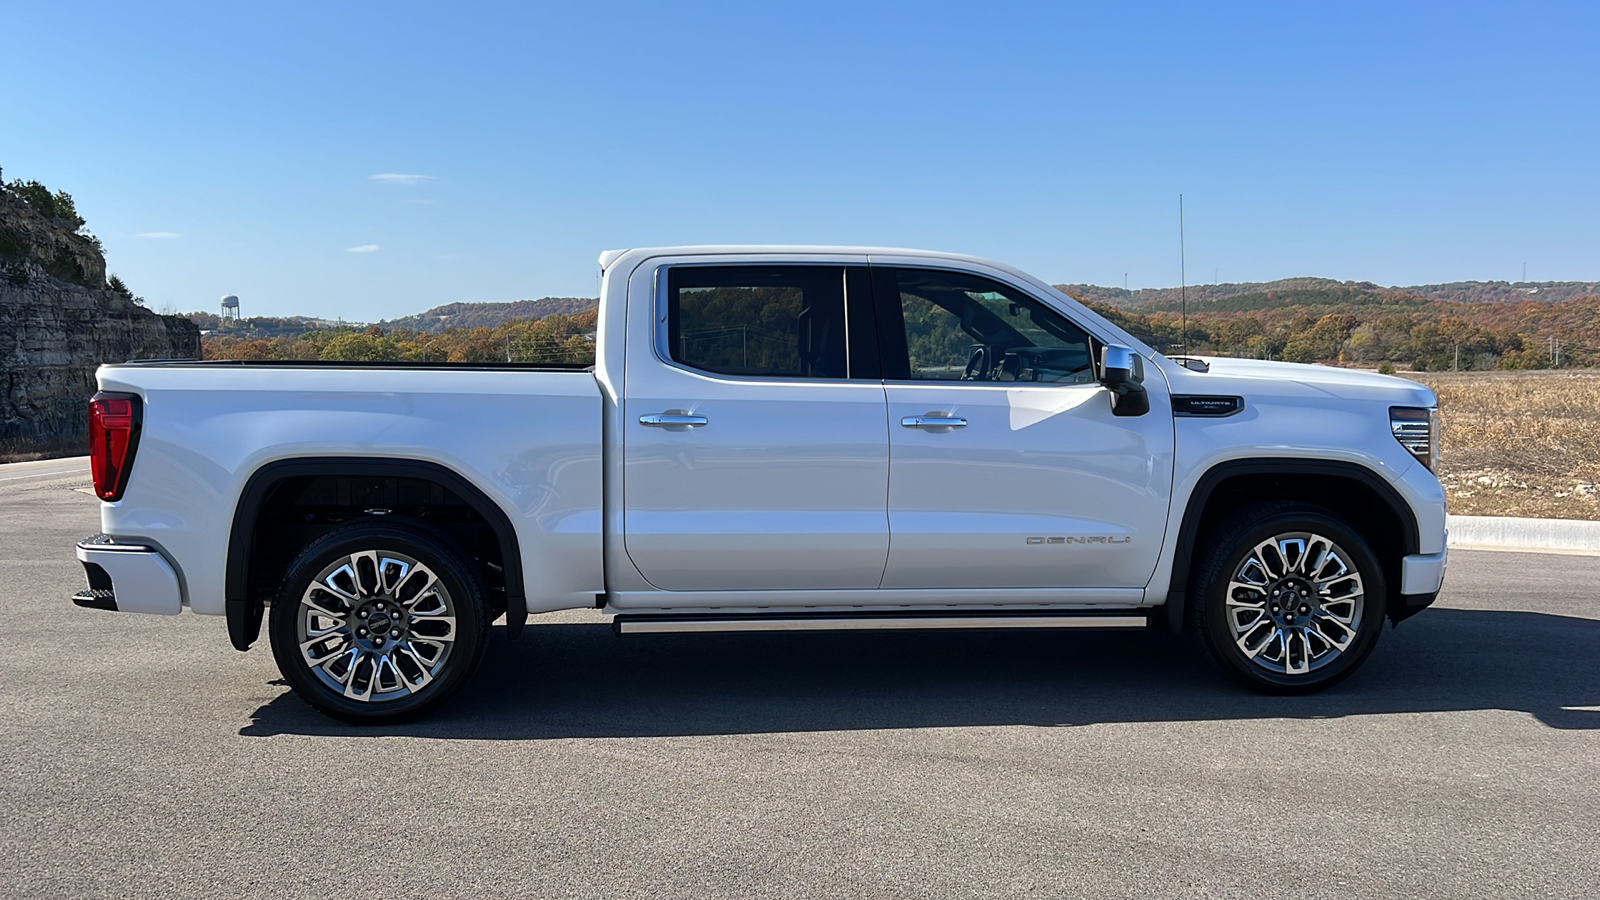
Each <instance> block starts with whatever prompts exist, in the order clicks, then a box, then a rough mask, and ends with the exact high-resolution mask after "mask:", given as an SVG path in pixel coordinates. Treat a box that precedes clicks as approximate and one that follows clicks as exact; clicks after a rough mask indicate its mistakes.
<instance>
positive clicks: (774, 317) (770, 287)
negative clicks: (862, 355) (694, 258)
mask: <svg viewBox="0 0 1600 900" xmlns="http://www.w3.org/2000/svg"><path fill="white" fill-rule="evenodd" d="M845 341H846V329H845V270H844V268H843V267H841V266H674V267H673V268H670V269H668V270H667V344H668V348H667V349H668V353H669V354H670V355H671V356H672V359H673V360H674V361H675V362H678V363H681V364H683V365H685V366H689V367H691V368H695V369H701V370H703V371H706V372H715V373H717V374H721V375H752V376H759V377H765V378H844V377H845V376H846V371H847V368H848V365H847V362H848V354H847V351H846V346H845Z"/></svg>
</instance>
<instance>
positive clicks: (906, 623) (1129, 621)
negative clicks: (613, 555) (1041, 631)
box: [611, 612, 1149, 634]
mask: <svg viewBox="0 0 1600 900" xmlns="http://www.w3.org/2000/svg"><path fill="white" fill-rule="evenodd" d="M1148 621H1149V620H1148V619H1147V618H1146V616H1145V615H1144V614H1143V613H1140V614H1138V615H1126V614H1121V613H1118V614H1105V613H1038V612H1017V613H995V612H976V613H929V612H902V613H889V614H883V613H809V614H808V613H774V614H760V615H706V614H704V613H684V614H671V613H669V614H665V615H656V614H652V615H626V614H625V615H619V616H617V617H616V618H615V619H613V620H612V622H611V627H612V628H613V629H615V631H616V633H617V634H689V633H696V632H718V631H935V630H941V629H975V628H1102V629H1124V628H1140V629H1142V628H1144V627H1145V626H1146V624H1147V623H1148Z"/></svg>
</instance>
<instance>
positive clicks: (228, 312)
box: [220, 294, 239, 328]
mask: <svg viewBox="0 0 1600 900" xmlns="http://www.w3.org/2000/svg"><path fill="white" fill-rule="evenodd" d="M238 321H239V298H238V297H235V296H234V295H232V294H229V295H228V296H226V297H223V298H222V322H221V323H220V324H221V326H222V327H224V328H226V327H227V325H228V323H229V322H238Z"/></svg>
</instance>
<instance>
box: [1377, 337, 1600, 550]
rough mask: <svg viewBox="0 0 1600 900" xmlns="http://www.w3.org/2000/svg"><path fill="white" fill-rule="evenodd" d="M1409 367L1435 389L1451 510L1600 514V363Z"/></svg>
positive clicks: (1581, 516)
mask: <svg viewBox="0 0 1600 900" xmlns="http://www.w3.org/2000/svg"><path fill="white" fill-rule="evenodd" d="M1403 374H1404V377H1406V378H1409V379H1411V380H1413V381H1419V382H1421V383H1423V384H1426V385H1427V386H1428V387H1431V388H1433V390H1434V392H1435V393H1437V394H1438V395H1439V414H1440V417H1441V418H1442V419H1443V421H1444V443H1443V447H1442V459H1441V461H1440V469H1441V471H1440V473H1439V480H1440V481H1442V482H1443V483H1444V486H1445V491H1446V492H1447V494H1448V496H1449V498H1450V512H1452V513H1454V514H1457V515H1468V516H1527V517H1530V518H1543V519H1600V370H1596V369H1582V370H1556V371H1531V372H1504V371H1501V372H1406V373H1403Z"/></svg>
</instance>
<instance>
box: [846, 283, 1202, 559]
mask: <svg viewBox="0 0 1600 900" xmlns="http://www.w3.org/2000/svg"><path fill="white" fill-rule="evenodd" d="M873 283H874V287H875V288H876V292H877V295H878V303H879V306H878V314H879V320H878V326H879V331H880V334H881V335H882V340H881V341H880V345H881V347H882V366H883V370H884V377H885V387H886V391H887V397H888V408H889V450H890V463H889V528H890V535H891V549H890V552H889V562H888V566H887V568H886V570H885V572H884V578H883V584H882V586H883V588H885V589H891V588H1089V589H1094V588H1139V587H1144V586H1145V585H1146V584H1147V583H1148V582H1149V580H1150V577H1151V575H1152V574H1153V572H1154V570H1155V565H1156V560H1157V557H1158V556H1159V553H1160V547H1161V542H1162V537H1163V535H1164V532H1165V526H1166V519H1167V509H1168V503H1169V498H1170V495H1171V487H1172V446H1173V445H1172V438H1173V435H1172V415H1171V412H1170V407H1169V404H1168V401H1167V399H1166V394H1165V389H1164V387H1163V386H1162V385H1159V384H1154V383H1149V384H1147V385H1146V387H1147V389H1148V390H1149V391H1150V395H1151V397H1150V399H1151V411H1150V412H1148V413H1146V414H1145V415H1143V416H1131V417H1119V416H1115V415H1113V414H1112V412H1111V402H1110V394H1109V391H1107V389H1105V388H1104V387H1102V386H1101V385H1100V384H1098V383H1097V382H1096V380H1095V367H1094V365H1093V360H1094V355H1093V354H1094V349H1095V342H1094V341H1091V339H1090V338H1089V336H1088V334H1087V333H1086V332H1085V331H1084V330H1083V329H1081V328H1079V327H1078V326H1077V325H1075V324H1073V323H1072V322H1071V321H1070V320H1069V319H1068V318H1067V317H1066V316H1064V315H1062V314H1061V313H1060V312H1058V311H1057V310H1055V309H1053V308H1051V307H1049V306H1047V305H1046V304H1045V303H1043V302H1042V301H1040V300H1038V299H1035V298H1033V297H1031V296H1029V295H1028V294H1027V293H1025V292H1023V291H1021V290H1020V289H1018V288H1016V287H1014V286H1012V285H1009V284H1003V283H1001V282H999V281H996V280H992V279H988V278H983V277H979V276H977V275H972V274H968V273H963V272H952V271H945V270H936V269H911V268H894V267H883V266H874V267H873ZM1156 380H1158V379H1152V380H1151V381H1152V382H1154V381H1156Z"/></svg>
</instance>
